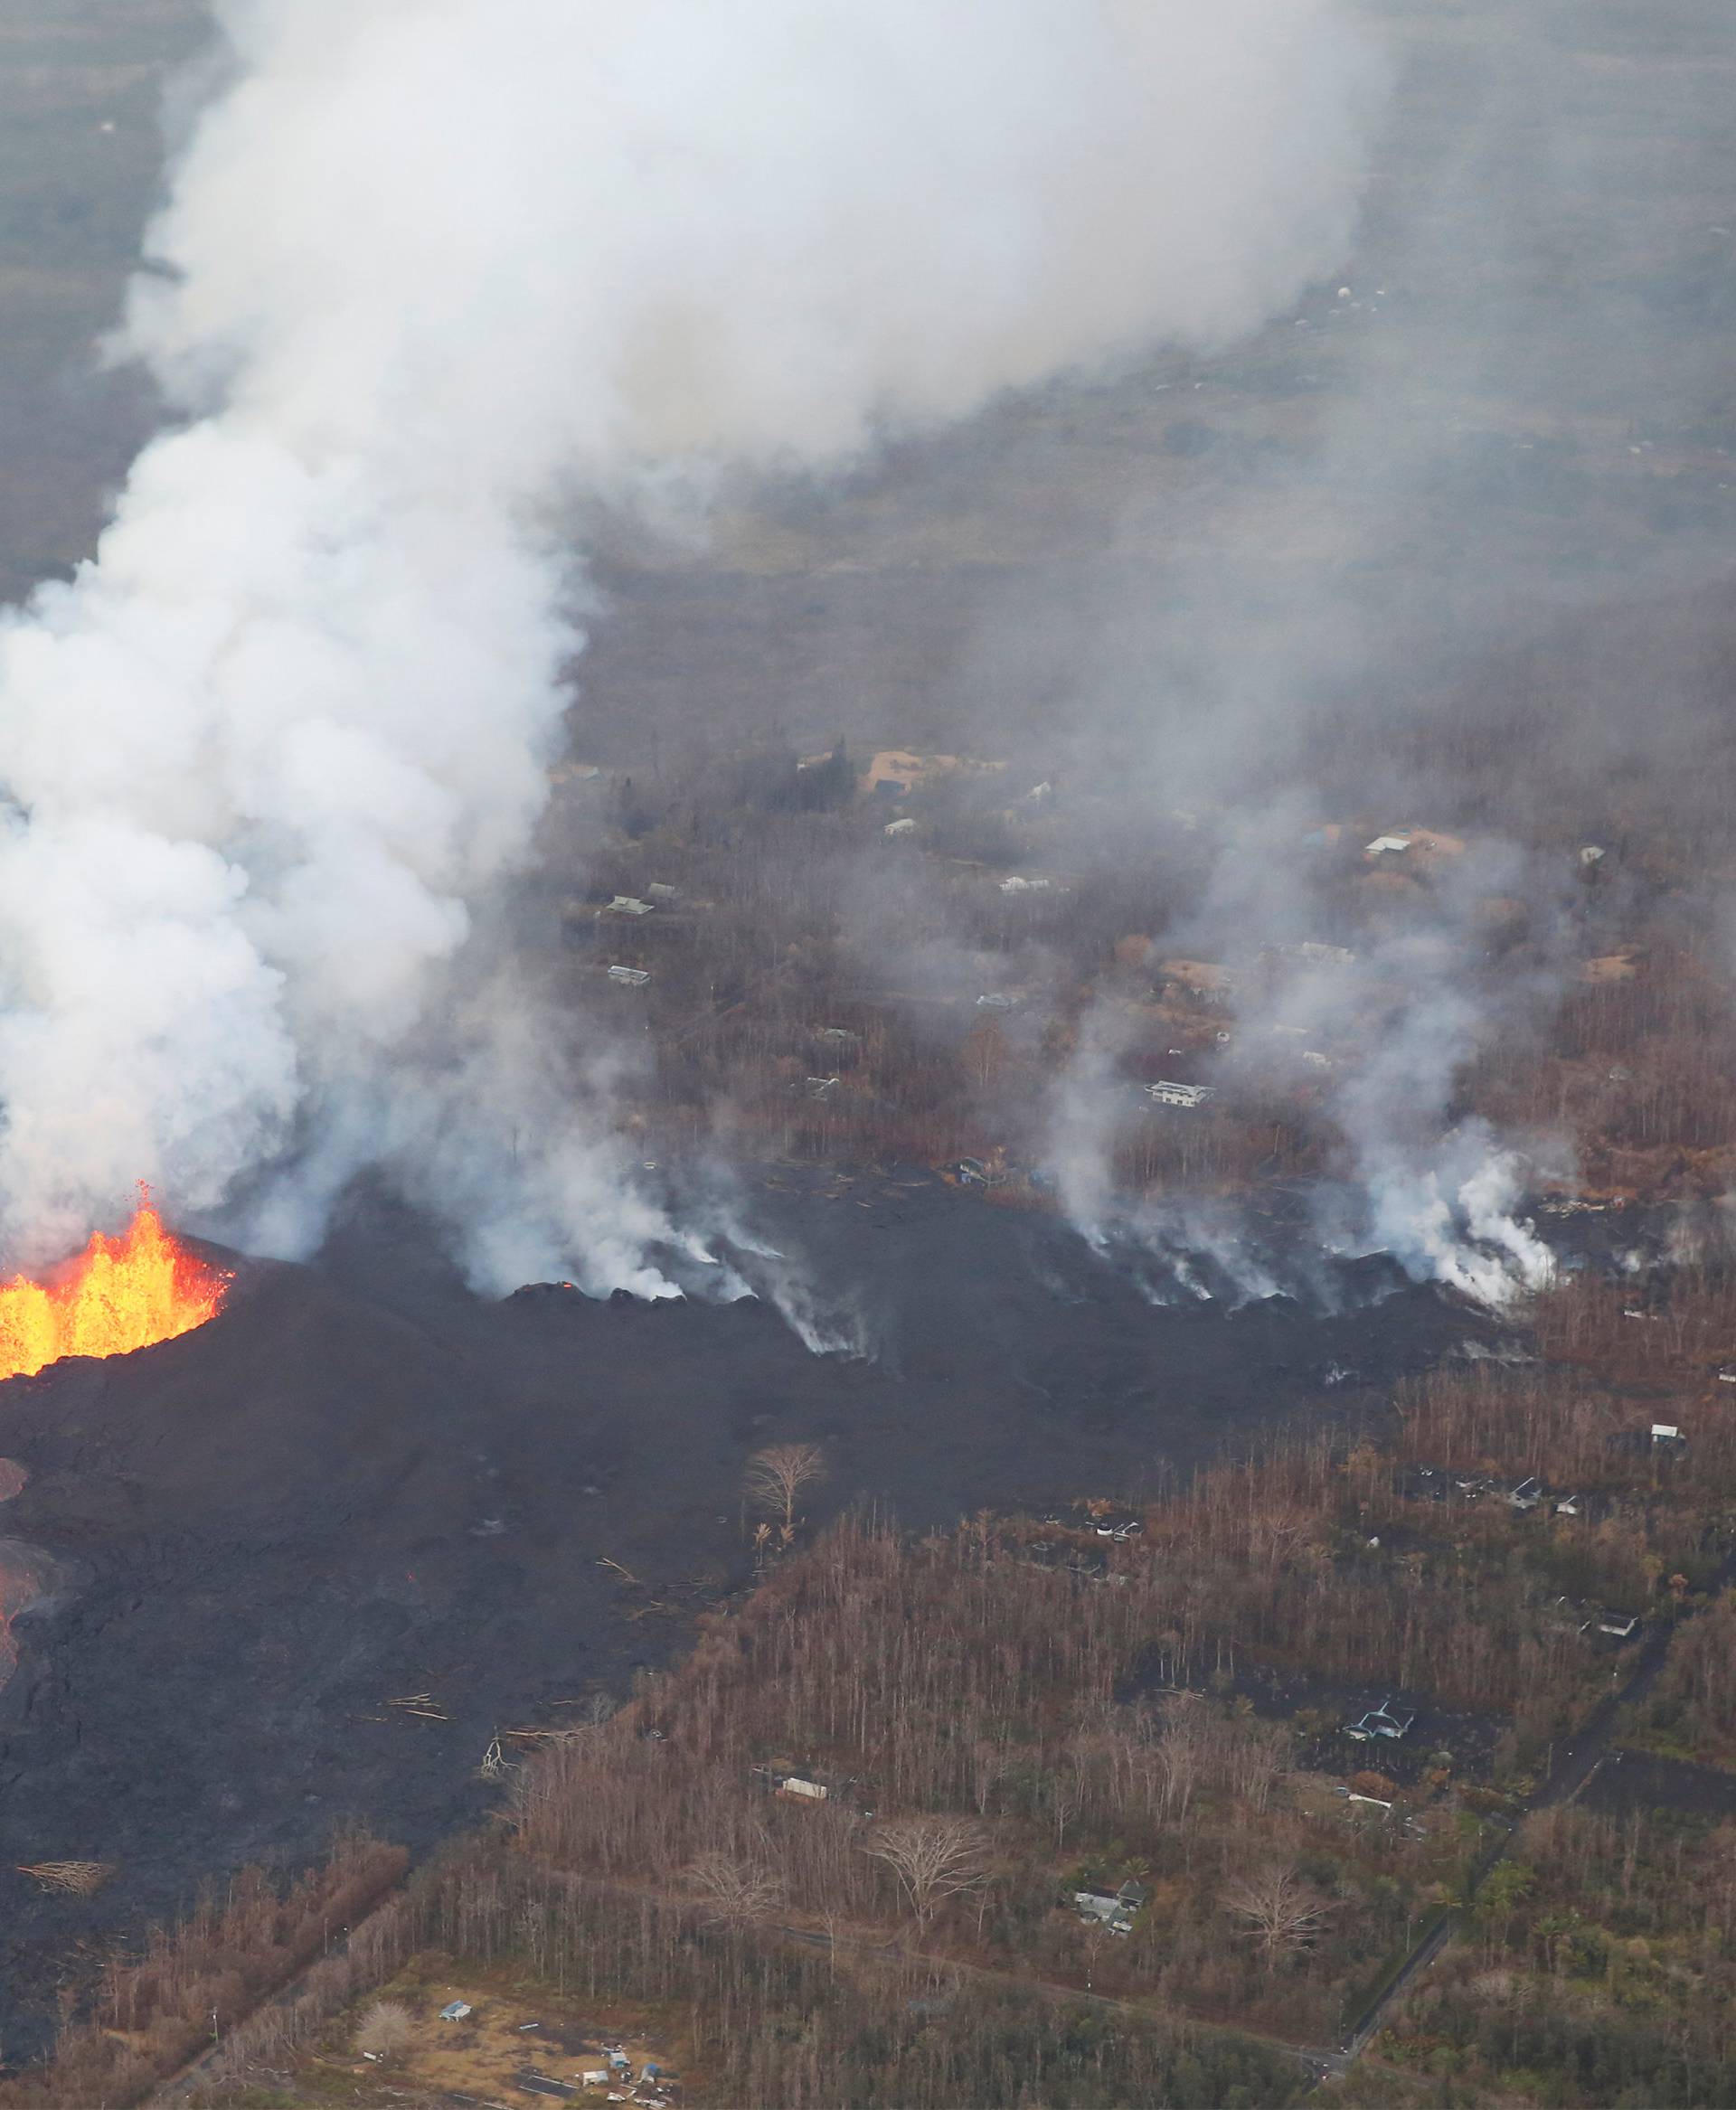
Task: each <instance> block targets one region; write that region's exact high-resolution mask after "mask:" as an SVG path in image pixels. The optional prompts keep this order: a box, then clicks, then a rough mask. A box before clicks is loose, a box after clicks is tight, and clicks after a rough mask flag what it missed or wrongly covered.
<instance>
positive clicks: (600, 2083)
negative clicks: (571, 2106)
mask: <svg viewBox="0 0 1736 2110" xmlns="http://www.w3.org/2000/svg"><path fill="white" fill-rule="evenodd" d="M579 2078H580V2082H581V2083H582V2084H583V2086H586V2087H588V2088H606V2087H607V2086H609V2068H607V2067H606V2066H588V2067H586V2068H585V2069H584V2071H583V2072H582V2073H581V2074H580V2076H579Z"/></svg>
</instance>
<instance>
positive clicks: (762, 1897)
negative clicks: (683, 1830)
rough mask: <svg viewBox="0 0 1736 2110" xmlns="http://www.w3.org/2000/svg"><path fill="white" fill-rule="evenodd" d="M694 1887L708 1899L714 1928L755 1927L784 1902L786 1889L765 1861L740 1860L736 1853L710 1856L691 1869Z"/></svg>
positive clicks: (703, 1858) (690, 1873)
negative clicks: (782, 1900) (784, 1890)
mask: <svg viewBox="0 0 1736 2110" xmlns="http://www.w3.org/2000/svg"><path fill="white" fill-rule="evenodd" d="M687 1875H688V1879H689V1880H690V1881H691V1882H692V1884H693V1888H694V1889H696V1890H698V1891H700V1892H701V1893H702V1894H703V1897H704V1898H705V1899H706V1901H707V1904H708V1906H709V1907H710V1909H709V1910H708V1911H707V1913H706V1916H705V1917H706V1924H707V1925H708V1926H733V1927H741V1926H753V1925H754V1924H755V1922H756V1921H758V1920H761V1919H764V1918H765V1917H767V1915H768V1914H769V1912H771V1911H772V1909H773V1908H774V1907H776V1906H777V1905H778V1903H779V1902H780V1901H781V1899H782V1898H783V1895H784V1893H783V1887H782V1885H781V1884H779V1882H778V1879H777V1878H776V1877H775V1876H774V1875H773V1874H772V1872H771V1870H769V1868H767V1867H766V1866H765V1865H764V1864H763V1863H762V1862H759V1861H747V1860H737V1859H736V1858H735V1856H734V1855H733V1854H728V1853H707V1854H703V1855H702V1856H701V1857H700V1859H699V1860H696V1861H694V1862H693V1865H692V1867H691V1868H689V1870H687Z"/></svg>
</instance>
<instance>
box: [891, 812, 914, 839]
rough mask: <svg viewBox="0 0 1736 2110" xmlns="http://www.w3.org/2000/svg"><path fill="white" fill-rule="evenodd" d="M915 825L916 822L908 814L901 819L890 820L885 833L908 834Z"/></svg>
mask: <svg viewBox="0 0 1736 2110" xmlns="http://www.w3.org/2000/svg"><path fill="white" fill-rule="evenodd" d="M915 826H916V823H915V822H914V821H913V820H911V819H910V815H908V814H907V815H905V817H904V818H903V819H902V820H901V821H888V822H887V824H886V826H885V829H884V831H883V833H885V834H888V835H908V834H910V832H911V831H912V830H913V829H914V828H915Z"/></svg>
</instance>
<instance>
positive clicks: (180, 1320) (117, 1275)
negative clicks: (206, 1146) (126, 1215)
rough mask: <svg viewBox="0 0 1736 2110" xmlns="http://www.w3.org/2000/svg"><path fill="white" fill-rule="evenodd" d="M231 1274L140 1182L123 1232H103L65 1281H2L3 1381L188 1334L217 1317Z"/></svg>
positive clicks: (0, 1373)
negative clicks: (184, 1240) (184, 1235)
mask: <svg viewBox="0 0 1736 2110" xmlns="http://www.w3.org/2000/svg"><path fill="white" fill-rule="evenodd" d="M229 1279H230V1278H229V1276H226V1275H224V1274H222V1272H220V1270H219V1269H217V1268H215V1267H207V1266H206V1264H205V1263H204V1261H203V1260H201V1259H198V1258H195V1256H194V1255H193V1254H192V1253H190V1252H188V1250H187V1249H186V1248H185V1247H184V1246H183V1245H180V1244H178V1243H177V1242H176V1240H175V1239H174V1238H172V1237H171V1236H170V1234H169V1233H168V1232H167V1231H166V1230H165V1229H164V1228H163V1219H162V1218H161V1217H160V1216H159V1215H158V1214H157V1213H156V1210H155V1209H153V1208H152V1206H151V1200H150V1196H149V1194H148V1193H146V1192H145V1191H144V1190H143V1189H141V1190H140V1199H139V1205H138V1213H137V1215H136V1216H135V1217H134V1218H133V1220H132V1222H131V1223H130V1224H128V1225H127V1229H126V1231H125V1233H124V1234H123V1236H121V1237H120V1238H118V1239H110V1238H105V1237H104V1236H103V1234H102V1233H101V1232H100V1231H98V1232H97V1233H96V1234H95V1236H94V1237H93V1238H92V1239H91V1240H90V1244H89V1245H88V1246H87V1247H86V1248H84V1251H83V1252H82V1253H81V1254H80V1256H79V1258H78V1259H77V1260H75V1261H74V1262H73V1263H72V1264H71V1267H69V1268H68V1269H67V1271H66V1274H65V1276H63V1277H62V1279H61V1281H59V1282H57V1283H55V1284H53V1285H52V1286H50V1287H44V1286H43V1285H42V1283H40V1282H31V1281H29V1280H27V1279H26V1278H25V1277H24V1276H22V1275H20V1276H15V1277H14V1279H13V1280H12V1281H11V1282H8V1283H5V1284H0V1381H4V1380H5V1379H7V1378H16V1377H28V1376H31V1375H33V1373H34V1372H35V1371H39V1370H42V1369H43V1368H45V1367H46V1365H47V1364H49V1363H51V1362H58V1361H60V1359H61V1356H63V1355H130V1354H131V1352H133V1350H134V1349H136V1348H148V1347H150V1346H151V1344H152V1342H156V1341H173V1340H174V1339H175V1335H176V1334H177V1333H192V1331H193V1328H194V1327H195V1326H203V1324H204V1323H205V1321H206V1320H207V1319H212V1318H215V1317H216V1315H217V1314H218V1312H219V1311H220V1310H221V1309H222V1302H223V1294H224V1292H225V1290H226V1289H227V1288H228V1286H229Z"/></svg>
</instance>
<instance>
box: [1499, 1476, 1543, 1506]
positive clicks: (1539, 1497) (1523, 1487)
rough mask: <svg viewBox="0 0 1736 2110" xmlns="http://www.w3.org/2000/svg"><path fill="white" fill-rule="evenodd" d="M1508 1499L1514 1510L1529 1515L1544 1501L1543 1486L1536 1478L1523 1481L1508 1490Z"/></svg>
mask: <svg viewBox="0 0 1736 2110" xmlns="http://www.w3.org/2000/svg"><path fill="white" fill-rule="evenodd" d="M1506 1499H1507V1501H1508V1502H1509V1503H1510V1504H1511V1505H1512V1507H1513V1508H1514V1509H1516V1510H1520V1511H1522V1512H1527V1513H1528V1512H1531V1511H1532V1510H1534V1509H1535V1508H1536V1507H1537V1505H1538V1503H1539V1502H1542V1501H1543V1482H1542V1481H1541V1480H1539V1479H1536V1478H1535V1477H1533V1478H1532V1479H1529V1480H1521V1481H1520V1482H1518V1484H1516V1485H1515V1486H1513V1487H1509V1488H1508V1490H1507V1494H1506Z"/></svg>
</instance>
